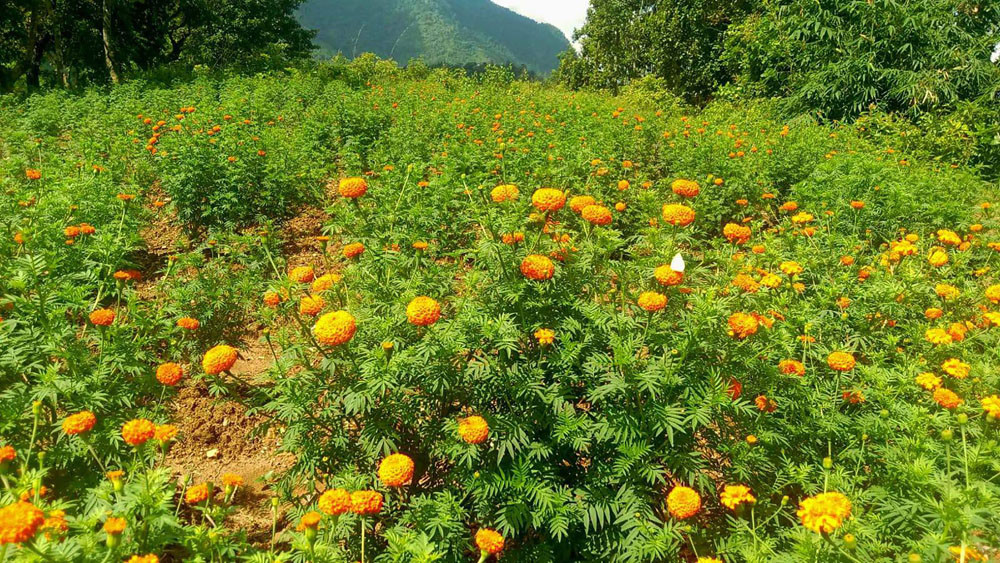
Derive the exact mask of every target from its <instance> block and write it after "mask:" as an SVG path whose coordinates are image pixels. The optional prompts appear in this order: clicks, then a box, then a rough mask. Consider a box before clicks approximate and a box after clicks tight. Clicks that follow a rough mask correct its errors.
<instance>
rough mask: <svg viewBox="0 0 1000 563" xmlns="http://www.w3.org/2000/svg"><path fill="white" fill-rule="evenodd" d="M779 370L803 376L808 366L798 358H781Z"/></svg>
mask: <svg viewBox="0 0 1000 563" xmlns="http://www.w3.org/2000/svg"><path fill="white" fill-rule="evenodd" d="M778 371H780V372H781V373H783V374H785V375H797V376H799V377H802V376H803V375H805V374H806V366H805V364H803V363H802V362H800V361H798V360H781V361H780V362H778Z"/></svg>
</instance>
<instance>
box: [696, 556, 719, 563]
mask: <svg viewBox="0 0 1000 563" xmlns="http://www.w3.org/2000/svg"><path fill="white" fill-rule="evenodd" d="M695 563H723V561H722V559H717V558H715V557H699V558H698V560H697V561H695Z"/></svg>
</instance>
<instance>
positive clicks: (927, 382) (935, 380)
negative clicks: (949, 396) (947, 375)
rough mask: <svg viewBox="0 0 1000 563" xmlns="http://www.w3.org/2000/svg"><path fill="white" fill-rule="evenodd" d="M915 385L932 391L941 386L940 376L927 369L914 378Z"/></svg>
mask: <svg viewBox="0 0 1000 563" xmlns="http://www.w3.org/2000/svg"><path fill="white" fill-rule="evenodd" d="M915 381H916V382H917V385H919V386H921V387H923V388H924V389H926V390H928V391H932V390H934V389H937V388H938V387H941V378H940V377H938V376H936V375H934V374H933V373H931V372H929V371H927V372H924V373H921V374H920V375H918V376H917V377H916V379H915Z"/></svg>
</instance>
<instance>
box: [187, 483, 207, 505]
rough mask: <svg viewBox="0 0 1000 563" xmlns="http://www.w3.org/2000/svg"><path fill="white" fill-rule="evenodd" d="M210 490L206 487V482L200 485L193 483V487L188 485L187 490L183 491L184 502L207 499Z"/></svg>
mask: <svg viewBox="0 0 1000 563" xmlns="http://www.w3.org/2000/svg"><path fill="white" fill-rule="evenodd" d="M211 493H212V491H211V489H209V487H208V483H201V484H200V485H194V486H193V487H188V490H187V491H186V492H185V493H184V502H186V503H188V504H200V503H202V502H205V501H206V500H208V497H209V496H210V495H211Z"/></svg>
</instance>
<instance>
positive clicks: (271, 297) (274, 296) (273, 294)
mask: <svg viewBox="0 0 1000 563" xmlns="http://www.w3.org/2000/svg"><path fill="white" fill-rule="evenodd" d="M278 303H281V295H279V294H278V292H277V291H267V292H265V293H264V304H265V305H267V306H268V307H272V308H273V307H277V306H278Z"/></svg>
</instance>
